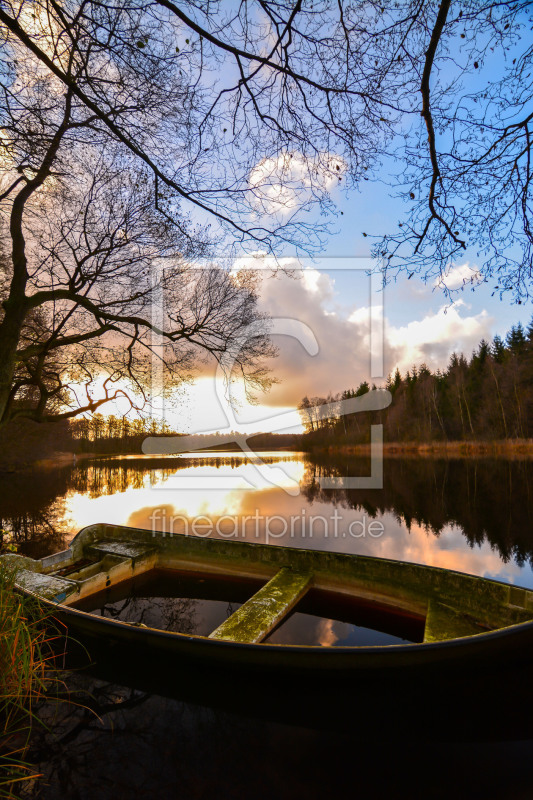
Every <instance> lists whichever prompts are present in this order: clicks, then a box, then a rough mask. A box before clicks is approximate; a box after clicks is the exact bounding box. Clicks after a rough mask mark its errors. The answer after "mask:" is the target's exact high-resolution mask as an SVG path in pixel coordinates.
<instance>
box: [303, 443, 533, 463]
mask: <svg viewBox="0 0 533 800" xmlns="http://www.w3.org/2000/svg"><path fill="white" fill-rule="evenodd" d="M312 452H321V453H328V454H330V455H355V456H366V455H370V453H371V446H370V444H356V445H345V444H343V445H328V446H324V447H315V448H313V451H312ZM383 455H384V456H385V457H386V458H394V457H398V458H409V457H421V458H511V459H512V458H533V439H504V440H499V441H492V442H483V441H458V442H384V444H383Z"/></svg>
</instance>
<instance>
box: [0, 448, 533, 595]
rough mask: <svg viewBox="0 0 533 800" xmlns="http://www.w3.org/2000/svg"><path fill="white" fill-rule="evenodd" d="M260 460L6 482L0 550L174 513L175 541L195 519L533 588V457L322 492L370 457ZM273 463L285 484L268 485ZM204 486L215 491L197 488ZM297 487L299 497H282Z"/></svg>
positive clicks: (229, 457) (394, 473) (140, 466)
mask: <svg viewBox="0 0 533 800" xmlns="http://www.w3.org/2000/svg"><path fill="white" fill-rule="evenodd" d="M262 461H263V462H264V463H265V465H266V467H267V469H266V470H265V469H264V468H263V467H262V466H261V465H259V467H258V465H257V464H254V463H252V462H251V461H250V460H249V459H246V458H244V457H242V456H238V455H237V454H230V453H217V454H214V455H209V456H207V455H204V454H199V455H197V456H194V457H182V458H178V459H176V458H170V457H164V458H147V457H139V458H132V457H126V458H116V457H114V458H102V459H98V460H93V461H87V462H81V463H80V464H78V465H77V466H76V467H72V468H62V469H58V470H53V471H48V472H44V471H42V472H37V471H36V472H34V473H33V474H31V475H29V476H27V475H24V476H22V475H11V476H5V477H4V478H3V480H2V495H1V498H0V524H1V525H2V528H3V529H4V530H5V531H7V532H8V534H4V543H5V541H6V540H7V539H8V538H9V537H10V538H11V539H12V540H13V541H15V542H16V543H17V544H18V545H19V548H20V550H21V552H24V553H27V554H29V555H33V556H37V557H38V556H41V555H44V554H45V553H47V552H53V551H55V550H58V549H60V548H61V547H62V546H64V543H65V541H68V537H69V536H72V535H73V534H74V533H75V532H76V531H77V530H79V529H80V528H81V527H83V526H84V525H88V524H91V523H95V522H102V521H105V522H110V523H116V524H126V525H133V526H139V527H145V528H148V529H150V528H152V527H154V528H156V529H158V530H166V531H167V533H169V532H170V531H169V524H170V521H171V518H172V517H176V518H177V519H176V520H175V528H174V533H183V532H189V533H191V530H190V529H189V530H187V529H186V526H187V525H188V524H189V520H190V519H191V518H192V517H193V516H195V515H199V514H202V515H206V516H207V518H208V520H209V521H210V523H211V530H207V532H206V529H205V528H203V529H202V535H214V536H222V537H224V538H229V539H231V538H237V537H239V538H240V537H244V538H246V539H248V540H251V541H269V542H270V543H272V544H276V543H277V544H283V545H288V546H294V547H316V548H320V549H328V550H337V551H345V552H353V553H364V554H369V555H377V556H383V557H388V558H397V559H405V560H409V561H416V562H419V563H426V564H432V565H437V566H444V567H447V568H453V569H459V570H461V571H465V572H472V573H475V574H479V575H486V576H492V577H498V578H500V579H502V580H507V581H511V582H514V583H521V584H523V585H526V586H533V574H532V569H531V565H532V563H533V524H532V523H533V477H532V464H531V462H530V461H527V460H524V461H505V460H503V459H500V460H490V459H480V460H472V459H464V460H461V459H455V460H454V459H448V460H446V459H414V458H411V459H407V458H395V459H388V460H386V462H385V464H384V486H383V489H381V490H376V489H357V490H340V489H334V490H333V489H332V490H324V489H322V488H321V487H320V485H319V482H318V478H319V477H321V476H326V475H332V476H342V475H347V476H356V475H366V474H369V464H368V463H367V461H366V460H365V459H355V458H353V457H351V458H345V459H339V458H326V457H324V458H316V457H315V458H310V457H304V456H302V455H301V454H288V453H267V454H262ZM274 467H276V469H278V470H281V471H282V473H283V474H284V475H285V476H286V485H283V486H282V487H279V486H273V485H272V483H271V480H270V478H271V477H272V475H271V473H269V469H270V468H274ZM261 470H263V471H261ZM277 474H278V475H279V472H278V473H277ZM220 475H224V476H225V478H226V477H228V476H229V477H230V478H235V477H238V478H239V479H242V480H244V481H248V482H251V483H252V484H255V485H256V486H258V488H255V489H249V490H244V489H238V488H228V487H227V486H226V485H224V484H220V483H218V484H217V483H216V482H215V478H216V476H220ZM199 479H201V481H204V482H205V485H206V486H210V487H211V488H209V489H206V488H205V487H204V488H194V482H195V481H198V480H199ZM295 482H298V483H299V485H300V489H301V493H300V495H299V496H293V495H290V494H288V493H287V492H286V491H285V488H286V487H290V486H293V485H294V483H295ZM154 512H157V513H158V519H157V520H156V519H155V517H154ZM334 515H337V520H336V521H335V520H334ZM256 517H257V519H256ZM311 518H314V523H313V524H312V525H311ZM372 520H377V521H379V523H380V524H381V525H382V526H383V531H382V533H381V534H379V535H376V536H374V535H371V534H370V532H369V522H370V521H372Z"/></svg>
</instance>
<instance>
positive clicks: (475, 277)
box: [434, 261, 483, 289]
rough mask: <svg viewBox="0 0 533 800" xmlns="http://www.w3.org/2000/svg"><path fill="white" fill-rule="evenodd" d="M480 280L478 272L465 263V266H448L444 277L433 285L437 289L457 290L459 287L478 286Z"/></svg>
mask: <svg viewBox="0 0 533 800" xmlns="http://www.w3.org/2000/svg"><path fill="white" fill-rule="evenodd" d="M482 280H483V277H482V275H481V273H480V271H479V270H478V269H477V268H476V267H471V266H470V264H469V263H468V261H467V262H466V264H458V265H457V266H456V267H452V266H449V267H448V268H447V269H446V271H445V272H444V275H442V276H440V277H439V278H437V279H436V280H435V283H434V285H435V286H438V287H439V289H459V288H461V286H478V285H479V284H480V283H481V282H482Z"/></svg>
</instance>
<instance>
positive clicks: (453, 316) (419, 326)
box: [386, 300, 493, 371]
mask: <svg viewBox="0 0 533 800" xmlns="http://www.w3.org/2000/svg"><path fill="white" fill-rule="evenodd" d="M462 310H468V307H467V305H466V303H464V301H462V300H458V301H457V302H456V303H454V305H453V306H442V307H441V308H440V309H439V310H438V311H437V313H429V314H427V315H426V316H425V317H423V318H422V319H419V320H413V321H412V322H409V323H408V324H407V325H404V326H400V327H394V326H387V329H386V337H387V342H388V344H389V347H390V349H391V351H393V354H394V355H393V360H394V362H395V365H397V366H398V367H399V368H400V370H401V371H404V370H406V369H410V368H411V366H412V365H413V364H417V365H419V364H421V363H423V362H424V363H426V364H427V366H428V367H430V368H431V369H437V368H439V367H440V368H443V367H445V366H446V363H447V361H448V359H449V357H450V355H451V354H452V353H453V352H454V351H456V352H464V353H465V355H467V356H468V355H470V353H471V351H472V350H473V349H474V348H475V347H476V346H477V345H478V344H479V342H480V340H481V339H483V338H485V339H488V338H490V328H491V325H492V323H493V319H492V318H491V317H489V315H488V314H487V312H486V311H481V312H480V313H479V314H475V315H472V316H467V315H465V316H462V315H461V311H462Z"/></svg>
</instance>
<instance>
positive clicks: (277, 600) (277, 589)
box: [209, 567, 313, 644]
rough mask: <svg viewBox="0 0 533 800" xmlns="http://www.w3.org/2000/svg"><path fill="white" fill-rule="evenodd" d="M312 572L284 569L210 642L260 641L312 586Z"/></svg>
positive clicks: (219, 629)
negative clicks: (216, 640) (215, 640)
mask: <svg viewBox="0 0 533 800" xmlns="http://www.w3.org/2000/svg"><path fill="white" fill-rule="evenodd" d="M312 577H313V576H312V573H310V572H299V571H296V570H293V569H290V568H289V567H283V568H282V569H280V570H279V572H277V573H276V574H275V575H274V577H273V578H272V579H271V580H270V581H269V582H268V583H267V584H265V585H264V586H263V587H261V589H259V591H258V592H256V594H254V595H253V597H251V598H250V599H249V600H248V601H247V602H246V603H244V605H242V606H241V607H240V608H238V609H237V611H235V613H234V614H232V615H231V617H228V619H227V620H226V621H225V622H223V623H222V625H220V626H219V627H218V628H217V629H216V630H214V631H213V632H212V633H211V634H210V635H209V638H210V639H221V640H223V641H226V642H239V643H242V644H254V643H257V642H261V641H262V640H263V639H264V638H265V636H268V634H269V633H270V631H272V630H273V628H275V627H276V625H277V624H278V622H280V620H282V619H283V617H285V616H286V615H287V614H288V613H289V611H291V610H292V609H293V608H294V606H295V605H296V603H297V602H298V600H300V598H301V597H303V595H304V594H305V593H306V591H307V590H308V589H309V587H310V585H311V580H312Z"/></svg>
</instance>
